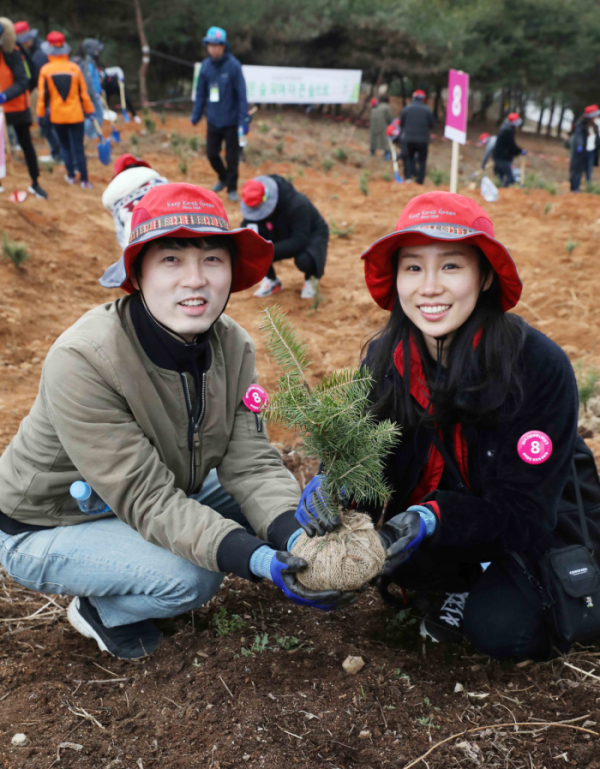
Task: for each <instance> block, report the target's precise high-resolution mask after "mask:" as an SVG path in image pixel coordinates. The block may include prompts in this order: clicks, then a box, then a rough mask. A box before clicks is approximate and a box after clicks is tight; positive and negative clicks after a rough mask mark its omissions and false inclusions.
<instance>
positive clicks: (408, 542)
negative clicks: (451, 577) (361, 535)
mask: <svg viewBox="0 0 600 769" xmlns="http://www.w3.org/2000/svg"><path fill="white" fill-rule="evenodd" d="M426 536H427V524H426V523H425V521H424V520H423V518H421V516H420V515H419V513H417V512H406V513H400V514H399V515H395V516H394V517H393V518H390V520H389V521H388V522H387V523H384V524H383V526H382V528H381V531H380V532H379V537H380V538H381V544H382V545H383V547H384V550H385V555H386V559H385V566H384V567H383V571H382V574H384V575H389V574H391V573H392V572H393V571H395V570H396V569H397V568H398V566H400V564H402V563H404V561H407V560H408V559H409V558H410V557H411V555H412V554H413V553H414V552H415V550H416V549H417V548H418V547H419V545H420V544H421V542H422V541H423V540H424V539H425V537H426Z"/></svg>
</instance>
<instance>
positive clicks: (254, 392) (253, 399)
mask: <svg viewBox="0 0 600 769" xmlns="http://www.w3.org/2000/svg"><path fill="white" fill-rule="evenodd" d="M242 400H243V402H244V405H245V406H247V407H248V408H249V409H250V411H253V412H254V413H255V414H258V412H259V411H262V410H263V409H266V408H267V406H268V405H269V396H268V395H267V391H266V390H265V389H264V387H261V386H260V385H257V384H255V385H250V387H249V388H248V389H247V390H246V394H245V395H244V397H243V398H242Z"/></svg>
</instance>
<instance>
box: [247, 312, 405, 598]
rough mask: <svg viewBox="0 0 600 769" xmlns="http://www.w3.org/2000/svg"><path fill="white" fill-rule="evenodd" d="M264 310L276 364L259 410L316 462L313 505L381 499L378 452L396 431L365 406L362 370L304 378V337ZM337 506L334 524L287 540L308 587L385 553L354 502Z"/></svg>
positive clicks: (356, 572)
mask: <svg viewBox="0 0 600 769" xmlns="http://www.w3.org/2000/svg"><path fill="white" fill-rule="evenodd" d="M264 314H265V323H264V324H263V326H262V330H263V331H264V333H265V337H266V345H267V350H268V352H269V353H270V355H271V356H272V357H273V358H274V360H275V361H276V363H277V364H278V365H279V367H280V368H281V369H282V376H281V377H280V378H279V381H278V386H277V391H276V392H275V394H274V395H273V397H272V398H271V403H270V405H269V407H268V408H267V410H266V412H265V418H266V419H267V420H268V421H269V422H271V423H272V424H278V425H282V426H284V427H286V428H288V429H294V430H295V431H296V432H297V433H299V435H300V436H301V437H302V440H303V452H304V454H305V455H306V456H308V457H313V458H317V459H319V460H320V461H321V462H322V464H323V474H324V475H325V481H324V482H323V485H322V491H323V501H322V502H320V501H317V509H318V510H319V509H320V510H321V512H326V511H325V510H324V508H327V510H329V511H332V510H338V509H339V508H340V502H341V500H352V501H353V502H355V503H356V508H357V510H359V511H360V509H361V506H364V505H366V504H375V505H380V504H384V503H385V502H386V501H387V500H388V499H389V496H390V493H391V491H390V488H389V487H388V485H387V483H386V481H385V479H384V475H383V470H384V462H385V457H386V455H388V454H389V452H390V451H391V450H392V449H393V447H394V446H395V445H396V443H397V441H398V439H399V432H400V431H399V428H398V427H397V426H396V425H395V424H393V423H392V422H390V421H389V420H385V421H382V422H377V421H376V420H375V418H374V417H373V416H372V415H371V414H370V412H369V393H370V390H371V387H372V379H371V376H370V374H369V372H368V370H367V369H365V368H359V369H357V370H351V369H346V370H343V371H337V372H334V373H333V374H331V376H328V377H324V378H323V380H322V381H321V383H320V384H315V385H313V386H310V385H309V384H308V381H307V379H306V371H307V369H308V368H309V367H310V364H311V361H310V358H309V355H308V347H307V345H306V344H305V343H303V342H302V341H300V340H299V339H298V337H297V336H296V332H295V330H294V328H293V326H292V324H291V322H290V320H289V319H288V318H287V316H286V314H285V313H283V312H282V310H281V309H280V308H279V307H277V306H273V307H268V308H265V309H264ZM339 512H340V515H341V520H342V523H341V526H340V527H339V528H338V529H336V530H335V531H333V532H331V533H330V534H327V535H325V536H324V537H315V538H314V539H309V538H308V537H307V536H306V535H305V534H302V536H301V537H300V538H299V539H298V541H297V543H296V545H295V546H294V550H293V552H294V554H295V555H299V556H301V557H302V558H304V560H306V561H307V563H308V564H309V565H308V568H307V569H306V570H304V571H302V572H300V573H299V574H298V579H299V580H300V581H301V582H303V584H305V585H306V586H307V587H310V588H312V589H319V590H323V589H329V588H331V589H338V590H354V589H357V588H358V587H360V586H361V585H363V584H365V583H366V582H368V581H369V580H370V579H372V578H373V577H374V576H376V575H377V574H378V573H379V571H380V570H381V568H382V566H383V562H384V560H385V554H384V551H383V547H382V546H381V543H380V540H379V535H378V534H377V532H376V531H375V529H374V527H373V523H372V521H371V518H370V517H369V516H368V515H366V514H364V513H360V512H356V511H354V510H353V511H349V510H344V509H339Z"/></svg>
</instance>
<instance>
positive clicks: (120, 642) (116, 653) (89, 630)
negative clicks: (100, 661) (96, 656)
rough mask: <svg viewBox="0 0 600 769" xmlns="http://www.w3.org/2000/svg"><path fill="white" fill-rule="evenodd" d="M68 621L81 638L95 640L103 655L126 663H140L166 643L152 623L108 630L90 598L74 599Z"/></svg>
mask: <svg viewBox="0 0 600 769" xmlns="http://www.w3.org/2000/svg"><path fill="white" fill-rule="evenodd" d="M67 619H68V620H69V622H70V623H71V625H72V626H73V627H74V628H75V630H77V631H78V632H79V633H81V635H84V636H85V637H86V638H93V639H94V640H95V641H96V643H97V644H98V646H99V647H100V649H101V651H103V652H108V653H109V654H112V656H113V657H118V658H119V659H122V660H137V659H139V658H140V657H146V656H147V655H148V654H152V652H153V651H154V650H155V649H156V647H157V646H158V645H159V643H160V642H161V641H162V639H163V636H162V635H161V633H160V631H159V630H158V628H157V627H156V625H155V624H154V622H152V620H149V619H146V620H142V621H141V622H132V623H131V624H130V625H119V626H118V627H104V625H103V624H102V620H101V619H100V615H99V614H98V612H97V611H96V609H95V608H94V607H93V606H92V604H91V603H90V601H89V599H88V598H79V597H75V598H73V600H72V601H71V603H70V604H69V608H68V610H67Z"/></svg>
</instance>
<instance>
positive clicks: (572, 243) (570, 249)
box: [565, 238, 581, 256]
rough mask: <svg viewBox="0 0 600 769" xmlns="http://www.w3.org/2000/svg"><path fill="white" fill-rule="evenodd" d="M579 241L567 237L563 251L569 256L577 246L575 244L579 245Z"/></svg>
mask: <svg viewBox="0 0 600 769" xmlns="http://www.w3.org/2000/svg"><path fill="white" fill-rule="evenodd" d="M580 245H581V243H580V241H579V240H573V239H572V238H569V239H568V240H567V242H566V243H565V251H566V252H567V254H569V256H571V254H572V253H573V251H574V250H575V249H576V248H577V246H580Z"/></svg>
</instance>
